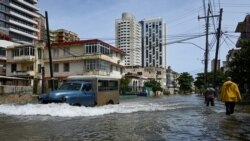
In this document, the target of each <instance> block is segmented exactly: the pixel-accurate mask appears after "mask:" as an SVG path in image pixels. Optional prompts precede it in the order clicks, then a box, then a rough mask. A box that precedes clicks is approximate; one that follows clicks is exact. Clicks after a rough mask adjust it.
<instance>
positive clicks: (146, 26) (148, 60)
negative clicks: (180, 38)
mask: <svg viewBox="0 0 250 141" xmlns="http://www.w3.org/2000/svg"><path fill="white" fill-rule="evenodd" d="M140 23H141V26H142V66H143V67H157V68H158V67H160V68H166V66H167V63H166V51H167V50H166V24H165V23H164V22H163V20H162V18H159V17H157V18H148V19H143V20H142V21H141V22H140Z"/></svg>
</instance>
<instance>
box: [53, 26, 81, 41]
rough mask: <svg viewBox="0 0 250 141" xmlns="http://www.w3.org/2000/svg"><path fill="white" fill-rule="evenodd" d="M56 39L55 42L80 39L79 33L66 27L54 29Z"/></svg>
mask: <svg viewBox="0 0 250 141" xmlns="http://www.w3.org/2000/svg"><path fill="white" fill-rule="evenodd" d="M53 34H54V36H55V39H54V41H53V42H69V41H79V40H80V38H79V37H78V35H77V34H76V33H74V32H72V31H68V30H66V29H57V30H55V31H53Z"/></svg>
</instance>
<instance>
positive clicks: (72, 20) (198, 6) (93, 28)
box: [38, 0, 250, 75]
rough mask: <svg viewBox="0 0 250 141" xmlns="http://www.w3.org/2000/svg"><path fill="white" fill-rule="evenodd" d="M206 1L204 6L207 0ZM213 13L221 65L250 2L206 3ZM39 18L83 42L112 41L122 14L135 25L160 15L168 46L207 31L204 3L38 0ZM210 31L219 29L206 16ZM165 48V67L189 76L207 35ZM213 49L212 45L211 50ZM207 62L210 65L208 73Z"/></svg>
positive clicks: (211, 40) (183, 0)
mask: <svg viewBox="0 0 250 141" xmlns="http://www.w3.org/2000/svg"><path fill="white" fill-rule="evenodd" d="M205 1H206V5H205V6H206V7H207V3H208V0H205ZM210 1H211V3H212V10H213V12H212V13H213V15H219V9H220V8H223V14H222V31H223V32H225V34H223V36H222V38H221V44H222V45H221V46H220V51H219V59H221V60H222V61H224V60H225V59H226V54H227V52H228V50H230V49H233V48H235V43H236V40H237V38H238V36H239V34H236V33H234V31H235V28H236V26H237V24H238V22H241V21H243V20H244V18H245V16H246V14H247V13H250V8H249V7H250V0H210ZM38 7H39V9H40V12H41V14H43V15H45V14H44V13H45V11H47V12H48V17H49V27H50V29H51V30H56V29H61V28H63V29H66V30H70V31H73V32H75V33H77V34H78V36H79V37H80V38H81V39H90V38H98V39H101V40H103V41H105V42H107V43H109V44H112V45H114V43H115V20H116V19H120V18H121V14H122V13H123V12H129V13H131V14H133V15H134V16H135V18H136V20H137V21H140V20H142V19H144V18H150V17H162V18H163V20H164V21H165V22H166V24H167V42H168V43H172V42H176V41H179V40H182V39H187V38H192V37H194V35H202V34H204V33H205V21H204V19H200V20H198V16H200V17H204V7H203V0H39V1H38ZM210 21H211V22H210V32H214V31H215V30H214V29H216V28H217V26H218V19H217V18H214V19H212V18H210ZM184 42H185V43H175V44H168V45H167V58H166V59H167V65H168V66H171V68H172V69H173V70H174V71H176V72H178V73H182V72H188V73H190V74H192V75H195V74H196V73H199V72H203V71H204V64H203V63H202V60H203V59H204V50H202V49H201V48H203V49H204V48H205V36H202V37H199V38H196V39H192V40H187V41H184ZM209 43H210V44H211V49H210V54H209V57H210V60H211V59H212V58H214V54H215V45H216V43H215V40H214V35H210V36H209ZM212 45H213V46H212ZM210 66H211V64H210V62H209V71H210V68H211V67H210Z"/></svg>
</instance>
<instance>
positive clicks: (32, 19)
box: [0, 0, 40, 44]
mask: <svg viewBox="0 0 250 141" xmlns="http://www.w3.org/2000/svg"><path fill="white" fill-rule="evenodd" d="M37 2H38V0H1V1H0V32H1V33H3V34H7V35H9V36H10V37H11V38H12V40H13V41H17V42H20V43H26V44H33V43H34V41H36V40H38V36H39V25H38V24H39V23H38V21H37V19H38V18H39V17H40V15H39V10H38V8H37V6H36V4H37Z"/></svg>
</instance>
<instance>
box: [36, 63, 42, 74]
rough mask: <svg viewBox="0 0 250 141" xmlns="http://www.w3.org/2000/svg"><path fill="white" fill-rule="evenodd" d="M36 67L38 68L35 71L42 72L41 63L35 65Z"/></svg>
mask: <svg viewBox="0 0 250 141" xmlns="http://www.w3.org/2000/svg"><path fill="white" fill-rule="evenodd" d="M37 69H38V70H37V72H38V73H41V72H42V70H41V69H42V65H41V64H38V65H37Z"/></svg>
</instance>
